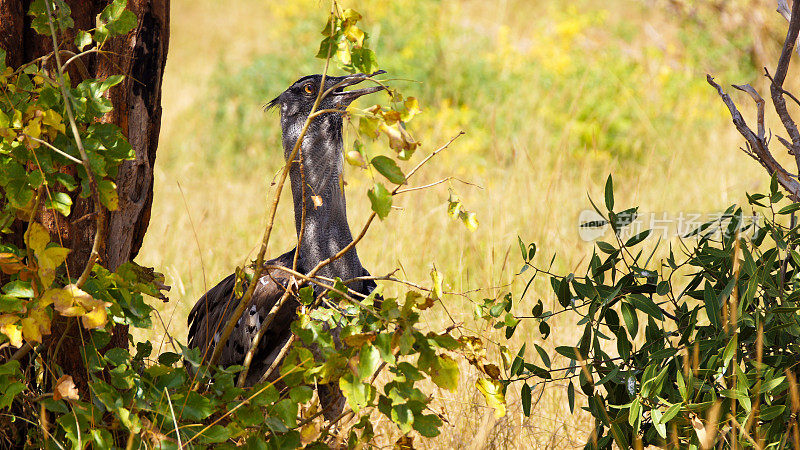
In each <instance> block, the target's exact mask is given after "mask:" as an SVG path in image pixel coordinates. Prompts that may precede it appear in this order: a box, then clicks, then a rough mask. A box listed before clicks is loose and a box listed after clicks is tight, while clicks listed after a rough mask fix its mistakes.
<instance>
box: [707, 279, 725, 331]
mask: <svg viewBox="0 0 800 450" xmlns="http://www.w3.org/2000/svg"><path fill="white" fill-rule="evenodd" d="M703 302H704V304H705V308H706V315H707V316H708V321H709V322H711V325H712V326H714V328H716V329H720V327H721V326H722V325H721V319H720V317H719V305H717V299H716V295H714V288H713V287H711V284H710V283H709V282H706V285H705V289H703Z"/></svg>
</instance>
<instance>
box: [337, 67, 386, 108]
mask: <svg viewBox="0 0 800 450" xmlns="http://www.w3.org/2000/svg"><path fill="white" fill-rule="evenodd" d="M382 73H386V71H385V70H379V71H377V72H373V73H371V74H366V73H357V74H354V75H348V76H345V77H342V80H341V81H339V82H338V83H341V84H339V86H338V87H337V88H336V89H335V90H334V91H333V92H331V93H330V95H331V96H332V97H333V99H334V101H335V102H336V103H337V104H338V105H339V106H342V107H346V106H347V105H349V104H350V103H352V102H353V100H355V99H357V98H358V97H361V96H362V95H367V94H372V93H373V92H378V91H382V90H384V89H385V88H384V87H383V86H372V87H368V88H363V89H353V90H351V91H345V90H344V88H345V87H347V86H352V85H354V84H358V83H361V82H362V81H364V80H366V79H367V78H371V77H374V76H375V75H380V74H382Z"/></svg>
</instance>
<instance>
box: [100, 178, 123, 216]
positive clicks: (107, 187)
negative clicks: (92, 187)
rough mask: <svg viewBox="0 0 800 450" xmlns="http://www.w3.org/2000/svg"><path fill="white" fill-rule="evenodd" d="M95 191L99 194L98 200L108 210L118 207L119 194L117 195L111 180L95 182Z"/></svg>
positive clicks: (115, 186) (115, 187) (114, 209)
mask: <svg viewBox="0 0 800 450" xmlns="http://www.w3.org/2000/svg"><path fill="white" fill-rule="evenodd" d="M97 191H98V193H99V194H100V202H101V203H103V206H105V207H106V208H108V210H109V211H116V210H117V209H119V196H118V195H117V185H116V184H114V182H113V181H111V180H100V181H99V182H98V183H97Z"/></svg>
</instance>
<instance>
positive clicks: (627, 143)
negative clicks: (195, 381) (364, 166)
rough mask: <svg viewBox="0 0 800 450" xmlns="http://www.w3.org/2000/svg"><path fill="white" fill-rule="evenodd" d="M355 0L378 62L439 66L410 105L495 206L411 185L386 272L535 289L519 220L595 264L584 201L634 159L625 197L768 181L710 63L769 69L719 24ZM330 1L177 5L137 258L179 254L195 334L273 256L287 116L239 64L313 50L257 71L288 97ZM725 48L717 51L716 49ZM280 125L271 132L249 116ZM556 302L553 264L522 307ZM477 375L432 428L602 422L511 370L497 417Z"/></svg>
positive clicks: (459, 443)
mask: <svg viewBox="0 0 800 450" xmlns="http://www.w3.org/2000/svg"><path fill="white" fill-rule="evenodd" d="M342 3H343V6H345V7H353V8H355V9H357V10H358V11H360V12H361V13H362V14H363V15H364V17H365V19H364V27H365V29H366V31H368V32H371V33H372V38H373V40H374V41H375V42H373V46H374V47H376V48H377V52H378V58H379V62H382V61H387V65H388V66H391V67H392V69H391V72H390V74H389V75H390V76H392V77H397V78H406V77H407V75H406V73H414V74H415V75H416V81H419V82H422V83H423V85H422V86H418V85H416V84H414V83H408V82H398V83H401V85H402V87H403V89H404V90H405V91H406V92H407V93H408V94H409V95H414V94H415V92H419V94H418V96H420V97H421V99H422V101H423V105H422V106H423V108H424V114H423V115H422V116H420V118H419V119H418V120H417V119H415V122H416V123H414V124H412V129H413V130H414V131H415V133H416V135H417V138H418V139H420V140H421V141H422V142H423V144H424V145H423V148H422V150H421V153H424V152H426V151H431V150H433V149H434V148H436V146H437V144H441V143H444V142H445V141H446V140H447V139H448V138H450V137H452V135H453V134H455V133H456V132H457V131H458V130H461V129H463V130H464V131H466V133H467V134H466V135H465V136H464V137H462V138H461V139H459V140H458V141H457V142H456V144H455V145H454V146H453V148H452V149H450V150H448V152H447V153H446V154H444V155H442V156H441V158H439V159H438V160H436V162H435V163H434V164H433V165H431V166H430V167H428V168H426V170H425V171H424V172H425V173H423V174H420V177H419V178H418V179H417V180H416V182H417V183H419V184H425V183H426V182H433V181H436V180H438V179H440V178H443V177H446V176H451V175H453V176H457V177H458V178H460V179H463V180H466V181H469V182H470V183H474V184H475V185H477V186H479V187H475V186H471V185H466V184H461V183H458V182H454V183H453V187H454V188H455V189H456V190H457V192H458V194H459V195H460V197H461V198H462V200H463V202H464V204H465V206H466V207H467V208H469V209H470V210H472V211H475V212H476V213H477V215H478V219H479V220H480V227H479V228H478V230H477V231H476V232H474V233H471V232H469V231H467V230H466V229H465V228H464V227H463V226H462V225H461V224H460V223H458V222H456V221H452V220H450V219H449V218H448V216H447V215H446V212H445V210H446V205H447V204H446V199H447V188H446V187H445V186H446V185H444V186H440V187H439V188H434V189H432V190H429V191H422V192H417V193H415V195H408V196H406V197H401V198H399V199H398V200H397V202H396V205H397V206H399V207H400V209H397V210H395V211H393V212H392V214H390V216H389V218H388V219H387V220H385V221H383V222H380V223H377V224H376V225H375V226H374V227H373V228H372V229H371V231H370V233H369V235H368V236H367V237H366V238H365V240H364V241H362V243H361V244H360V245H359V247H358V252H359V255H360V257H361V260H362V261H363V262H364V264H365V265H366V266H367V267H368V268H369V269H370V271H371V272H372V273H373V274H385V273H388V272H390V271H392V270H394V269H396V268H401V269H402V274H403V276H405V277H406V278H407V279H409V280H417V281H421V282H427V279H428V273H429V271H430V269H431V267H432V266H433V265H435V266H436V267H437V269H438V270H439V271H440V272H442V273H443V274H444V275H445V283H446V285H447V286H448V287H449V289H450V290H453V291H467V290H472V289H483V290H482V291H480V292H476V293H471V294H469V297H470V298H471V300H472V301H480V300H481V299H482V298H484V297H490V298H491V297H494V296H497V295H500V294H502V293H504V292H507V291H509V290H511V291H513V292H515V293H517V294H519V293H520V292H521V286H520V283H521V282H522V281H524V280H522V279H521V278H518V277H516V276H515V273H516V272H517V271H518V270H519V268H520V266H521V261H520V258H519V255H518V250H517V236H518V235H519V236H521V237H522V238H523V239H524V240H525V241H526V242H530V241H533V242H536V243H537V244H538V246H539V248H540V251H539V255H537V259H540V260H541V261H542V262H543V263H545V264H546V263H547V262H549V260H550V258H551V257H552V255H553V253H556V254H557V257H556V260H555V261H556V262H555V270H556V271H558V272H565V273H568V272H570V271H577V270H580V267H581V265H582V264H583V263H585V261H586V260H587V259H588V256H589V255H590V254H591V250H592V246H591V243H588V242H584V241H582V240H581V239H580V238H579V235H578V214H579V213H580V211H581V210H584V209H586V208H587V207H588V206H589V203H588V200H587V193H588V194H590V195H593V196H594V197H597V198H599V197H601V196H602V194H601V192H602V186H603V183H604V181H605V178H606V175H607V174H608V173H613V175H614V179H615V185H616V197H617V204H627V205H631V206H633V205H640V206H641V209H642V210H644V211H656V212H660V211H665V212H669V213H671V214H677V213H679V212H681V211H688V212H715V211H722V210H724V209H725V208H726V207H727V206H728V205H730V204H731V203H734V202H737V201H739V200H741V199H743V198H744V193H745V191H750V192H752V191H755V190H757V189H759V188H761V187H763V186H765V185H766V183H767V182H768V181H769V180H768V178H766V177H765V175H764V174H763V173H762V171H761V168H760V167H758V166H757V165H756V164H755V163H754V162H753V161H750V160H748V158H747V157H746V156H745V155H744V154H742V153H741V152H739V151H738V150H737V146H738V145H740V142H739V139H738V137H737V135H736V134H735V130H733V129H732V127H731V126H730V121H729V117H728V116H726V114H727V112H726V110H725V109H724V107H723V106H722V105H721V103H720V102H719V100H718V98H717V97H716V94H715V92H714V91H713V89H711V88H710V87H708V86H707V85H706V84H705V81H704V78H705V72H706V71H711V72H717V71H718V73H719V75H720V76H721V77H722V76H726V77H731V78H734V77H738V78H734V79H724V80H721V81H723V82H726V83H732V82H735V83H740V82H753V81H754V72H753V71H752V70H750V71H747V70H742V71H737V70H736V67H737V64H736V61H737V58H741V57H742V55H740V54H737V53H736V52H735V51H734V50H733V48H734V47H731V49H729V50H730V53H728V54H726V56H727V57H729V58H730V60H728V61H724V60H723V58H720V55H723V54H724V53H721V51H720V50H719V49H716V50H715V49H713V48H708V49H705V48H704V47H703V45H709V46H710V45H711V44H712V43H714V42H719V40H715V39H707V40H703V39H701V38H702V37H703V36H700V35H698V36H697V39H695V37H694V36H693V35H691V34H692V33H696V32H697V30H698V29H697V27H696V26H695V27H694V28H693V27H692V26H690V25H688V24H687V22H685V21H683V20H681V19H680V16H676V15H675V14H674V12H673V11H671V10H668V9H666V8H665V7H663V6H664V5H656V6H652V5H650V4H648V5H649V6H648V5H644V4H638V3H636V4H634V3H633V2H630V1H625V0H609V1H607V2H600V3H601V4H596V3H594V2H586V1H579V2H567V1H558V2H528V1H521V0H505V1H501V2H497V3H492V2H481V1H464V2H459V3H451V2H444V3H431V2H425V1H411V2H403V3H400V2H396V3H394V4H393V5H391V6H387V4H385V3H383V2H377V1H376V2H369V1H366V2H360V1H343V2H342ZM325 11H326V5H325V4H324V2H318V1H295V2H288V3H287V4H285V5H278V4H277V3H273V2H258V1H255V0H240V1H237V2H218V1H214V0H193V1H187V0H175V1H173V3H172V19H171V25H172V30H171V36H170V50H169V59H168V62H167V71H166V75H165V78H164V87H163V96H164V97H163V111H164V116H163V124H162V135H161V145H160V147H159V151H158V160H157V162H156V192H155V200H154V205H153V211H152V218H151V222H150V228H149V233H148V234H147V237H146V238H145V242H144V247H143V249H142V251H141V253H140V255H139V257H138V260H139V262H140V263H141V264H144V265H148V266H154V267H155V268H156V269H157V270H159V271H161V272H163V273H165V274H166V276H167V283H168V284H170V285H172V286H173V288H172V292H171V301H170V302H169V303H168V304H166V305H163V306H159V308H160V314H161V316H162V318H163V320H164V323H165V324H166V326H167V328H168V330H169V333H170V334H171V335H173V336H174V337H176V338H178V339H180V340H183V339H185V336H186V314H187V312H188V310H189V309H190V308H191V306H192V305H193V304H194V302H195V301H196V299H197V298H199V296H200V295H201V294H202V293H203V292H205V291H206V290H207V289H208V288H210V287H212V286H213V285H214V284H215V283H216V282H218V281H219V280H220V279H221V278H222V277H223V276H225V275H227V274H228V273H230V272H232V270H233V269H234V267H236V266H237V265H239V266H241V265H243V264H246V263H247V262H248V261H249V259H250V258H252V257H253V255H254V254H255V249H256V246H257V245H258V242H259V238H260V236H261V234H262V230H263V227H264V225H265V221H266V217H265V216H266V214H265V213H266V204H267V198H268V197H269V196H270V195H271V194H272V189H271V186H270V182H271V180H272V179H273V176H274V174H275V173H276V171H277V170H278V168H279V167H280V166H281V164H282V163H283V160H282V151H281V150H280V143H279V140H278V138H277V136H278V134H277V132H278V131H277V130H278V128H277V117H276V116H275V115H274V114H273V113H269V112H268V113H263V112H261V111H260V107H261V106H262V105H263V104H264V103H265V102H266V101H268V100H269V98H267V97H264V98H243V97H241V96H240V97H238V98H235V99H229V98H228V97H226V94H225V91H224V90H225V89H229V90H230V89H232V88H231V87H230V86H227V87H225V86H224V85H225V80H226V79H227V78H228V77H233V76H235V75H236V74H237V73H239V72H240V70H241V69H242V68H245V67H248V66H250V65H251V64H252V63H253V61H256V60H263V59H266V60H269V59H270V58H282V59H281V61H288V62H291V61H294V62H296V69H293V68H288V69H285V70H283V72H281V71H277V72H274V73H269V74H266V75H265V76H264V77H263V78H261V79H256V80H257V81H254V82H260V83H263V84H264V85H263V86H259V88H260V90H261V91H263V92H265V93H271V94H272V95H277V94H278V93H279V92H280V91H282V90H283V89H285V87H286V86H287V85H288V84H289V83H290V82H291V81H293V79H292V77H294V78H297V77H299V76H301V75H304V73H302V71H303V70H306V69H307V68H309V67H317V68H318V69H316V70H317V71H318V70H321V68H322V62H321V61H319V60H314V58H313V56H314V54H315V53H316V46H317V45H318V42H319V39H320V38H321V36H320V35H319V33H318V31H319V29H320V28H321V26H322V24H323V21H324V17H325ZM381 20H383V21H384V22H381ZM381 23H387V24H392V26H389V25H386V26H383V27H381V26H380V24H381ZM776 23H777V24H778V25H779V26H781V25H782V24H780V22H776ZM376 24H377V25H376ZM404 25H406V27H404ZM390 32H391V33H405V34H406V35H407V36H406V37H405V38H403V39H400V37H398V36H395V35H393V34H389V33H390ZM687 33H688V34H689V36H688V37H687ZM409 36H410V37H409ZM401 44H402V45H401ZM776 45H777V44H776ZM432 47H434V48H432ZM382 50H383V51H385V52H386V53H382ZM705 50H707V53H708V55H710V56H709V57H703V56H702V55H704V54H706V53H704V51H705ZM431 55H438V56H436V57H437V58H439V60H437V65H436V66H435V69H436V70H433V71H432V73H431V74H430V75H431V76H430V77H427V76H426V74H425V73H423V72H420V71H415V70H414V68H415V67H417V68H418V67H420V66H421V65H422V63H423V62H424V59H425V58H429V57H433V56H431ZM698 55H700V56H698ZM468 63H469V64H476V66H475V67H473V66H472V65H468ZM479 63H481V64H484V63H485V65H486V66H485V67H483V66H481V67H478V66H477V64H479ZM476 67H477V69H476ZM478 69H480V70H478ZM741 77H751V78H749V79H741ZM597 93H601V94H602V95H597ZM738 100H739V101H740V102H746V98H745V97H740V98H738ZM237 108H244V110H245V111H246V112H247V114H246V115H245V118H246V122H239V123H238V124H237V127H232V126H230V125H231V122H230V119H229V117H230V116H225V114H226V111H227V112H228V113H229V112H230V111H235V110H236V109H237ZM744 110H747V108H744ZM221 116H222V117H223V118H222V119H221V118H220V117H221ZM225 117H228V119H226V118H225ZM262 127H263V128H264V129H267V130H269V131H268V132H266V134H258V133H255V134H251V131H254V130H256V129H261V128H262ZM231 134H239V135H240V136H238V139H237V142H238V143H239V144H238V145H237V146H235V148H232V149H228V148H224V146H223V145H221V144H220V141H219V139H223V138H225V139H227V138H229V137H230V135H231ZM259 136H260V137H261V140H258V139H255V137H259ZM263 136H268V137H270V139H269V141H266V139H264V138H263ZM376 148H377V147H376ZM417 158H418V157H417ZM412 162H413V161H412ZM346 177H347V182H348V187H347V191H348V192H347V194H348V207H349V218H350V223H351V227H352V228H354V229H360V227H361V226H362V224H363V221H364V219H365V218H366V217H367V215H368V212H369V202H368V200H367V199H366V196H365V195H364V192H365V189H366V186H367V183H368V180H369V178H368V176H367V175H366V174H364V173H362V172H360V171H358V170H350V169H348V173H347V174H346ZM278 216H279V218H280V219H279V223H277V226H276V230H275V232H274V233H273V234H274V239H273V241H272V243H271V244H270V247H271V249H272V250H271V253H272V254H273V255H277V254H279V253H280V252H283V251H285V250H286V249H288V248H290V247H291V246H293V245H294V226H293V223H292V217H293V216H292V214H291V202H290V199H289V198H288V197H287V198H284V199H282V203H281V207H280V208H279V215H278ZM500 286H506V287H504V288H501V287H500ZM488 287H496V288H488ZM387 288H388V289H389V291H390V292H392V290H393V289H396V288H395V287H393V286H387ZM539 299H541V300H543V302H544V303H545V305H546V308H553V307H554V305H555V304H556V302H555V298H554V295H553V293H552V292H551V290H550V288H549V285H548V284H547V283H545V282H537V283H535V284H534V286H533V288H532V290H531V291H530V292H529V293H528V295H527V296H526V297H525V298H524V299H521V300H518V301H517V308H519V311H524V312H527V311H530V308H531V307H532V306H533V305H534V304H535V303H536V301H537V300H539ZM446 301H447V308H448V311H449V312H450V314H452V315H453V316H454V318H455V320H456V321H461V322H464V323H465V324H466V326H468V327H470V328H471V329H473V331H476V332H478V333H481V334H482V335H484V336H485V337H486V338H487V339H489V340H492V341H495V342H501V341H503V340H504V339H503V336H502V335H501V334H498V333H496V332H495V331H494V330H491V329H490V328H489V327H488V326H487V325H486V324H484V323H481V322H476V321H475V320H474V319H473V314H472V311H473V305H472V303H470V300H467V299H464V298H462V297H458V296H453V297H450V298H448V299H447V300H446ZM438 316H440V315H435V314H432V315H429V316H428V317H429V319H428V320H431V321H434V320H436V319H434V317H438ZM432 325H437V323H433V324H432ZM551 326H552V328H553V333H554V335H555V336H554V337H552V338H550V339H549V340H548V342H547V345H546V346H545V348H548V349H550V350H552V348H553V347H554V345H562V344H567V343H569V344H571V343H574V341H575V340H576V336H575V334H576V333H579V329H578V328H577V327H575V326H574V323H573V322H572V321H571V318H569V317H562V316H558V320H556V321H555V322H554V323H551ZM144 337H146V338H148V339H151V340H153V341H154V343H156V344H158V343H159V342H163V340H164V339H165V333H164V331H163V329H158V330H155V331H153V332H151V333H150V334H148V335H146V336H144ZM525 342H528V343H532V342H536V343H541V342H540V336H539V333H538V331H536V330H535V329H534V328H532V327H531V328H529V329H523V328H522V327H521V328H520V329H519V330H518V331H517V333H516V335H515V336H514V337H513V339H511V340H510V341H508V342H504V344H505V345H507V346H508V347H509V348H511V349H517V348H519V347H520V346H521V345H522V344H523V343H525ZM528 347H529V348H532V345H528ZM495 351H496V349H495ZM463 373H464V376H463V377H462V379H461V384H460V387H459V389H458V391H457V392H455V393H450V392H445V391H434V395H435V397H436V398H437V399H438V400H440V401H438V402H437V407H438V408H440V412H442V413H443V414H444V416H445V417H446V418H447V420H448V423H447V424H445V426H444V429H443V433H442V435H441V436H440V437H438V438H437V439H435V440H434V441H431V442H427V443H418V444H421V445H422V446H423V447H430V448H449V447H452V448H572V447H581V446H582V445H583V444H584V443H585V441H586V439H587V436H588V433H589V431H590V429H591V427H592V423H591V422H590V421H589V420H588V418H589V416H588V415H587V414H583V413H582V412H576V413H575V414H571V413H570V412H569V408H568V406H567V401H566V391H565V389H563V386H562V385H559V384H557V383H556V384H551V385H546V386H544V387H542V386H539V387H537V388H536V389H535V390H534V394H535V395H534V400H535V405H534V408H533V413H532V415H531V417H530V418H524V417H523V416H522V412H521V405H520V403H519V398H518V395H517V394H516V393H515V392H514V391H515V390H517V389H518V388H511V389H509V402H510V404H509V412H508V414H507V415H506V416H505V417H503V418H496V417H495V416H494V412H493V410H492V409H491V408H488V407H487V406H486V404H485V403H484V400H483V399H482V397H481V396H480V394H478V393H477V391H476V389H475V388H474V382H475V379H476V374H475V373H474V371H473V370H472V369H471V368H469V366H468V365H467V364H464V365H463ZM432 389H433V388H432ZM378 429H380V430H383V431H384V432H385V433H386V435H385V436H383V437H382V438H381V439H382V440H383V441H384V442H386V443H387V444H389V443H392V442H394V439H396V437H397V436H393V435H391V431H390V430H391V428H390V427H380V426H379V427H378Z"/></svg>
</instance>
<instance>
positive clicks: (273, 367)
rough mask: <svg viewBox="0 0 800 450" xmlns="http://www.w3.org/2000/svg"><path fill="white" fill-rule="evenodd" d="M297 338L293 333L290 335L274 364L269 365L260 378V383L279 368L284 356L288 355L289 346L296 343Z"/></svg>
mask: <svg viewBox="0 0 800 450" xmlns="http://www.w3.org/2000/svg"><path fill="white" fill-rule="evenodd" d="M296 340H297V336H295V335H294V334H293V335H292V337H290V338H289V340H288V341H286V343H285V344H283V347H282V348H281V351H280V352H278V355H277V356H276V357H275V359H274V360H273V361H272V364H270V365H269V368H268V369H267V370H266V372H264V374H263V375H261V378H259V379H258V382H259V383H263V382H265V381H267V380H268V379H269V377H271V376H272V374H273V373H274V372H275V370H276V369H277V368H278V366H279V365H280V363H281V362H282V361H283V357H284V356H286V353H288V352H289V348H291V346H292V344H294V341H296Z"/></svg>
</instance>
